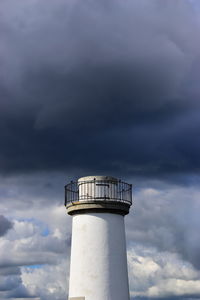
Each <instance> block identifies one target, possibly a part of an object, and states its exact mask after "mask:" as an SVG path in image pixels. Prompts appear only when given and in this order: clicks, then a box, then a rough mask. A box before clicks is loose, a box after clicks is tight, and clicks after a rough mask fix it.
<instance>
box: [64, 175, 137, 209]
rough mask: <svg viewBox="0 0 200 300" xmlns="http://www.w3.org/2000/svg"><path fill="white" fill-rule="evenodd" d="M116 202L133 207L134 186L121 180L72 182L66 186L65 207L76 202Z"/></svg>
mask: <svg viewBox="0 0 200 300" xmlns="http://www.w3.org/2000/svg"><path fill="white" fill-rule="evenodd" d="M94 201H104V202H105V201H106V202H107V201H114V202H122V203H126V204H128V205H132V185H131V184H128V183H125V182H122V181H121V180H113V181H112V180H96V179H93V180H90V181H75V182H74V181H71V182H70V183H68V184H67V185H65V206H70V205H73V204H74V203H75V202H94Z"/></svg>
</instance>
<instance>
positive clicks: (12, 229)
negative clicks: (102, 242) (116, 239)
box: [0, 0, 200, 300]
mask: <svg viewBox="0 0 200 300" xmlns="http://www.w3.org/2000/svg"><path fill="white" fill-rule="evenodd" d="M199 78H200V2H199V0H126V1H122V0H101V1H100V0H85V1H81V0H56V1H54V0H1V2H0V137H1V140H0V267H1V268H0V298H1V299H2V300H6V299H12V300H20V299H21V300H26V299H33V300H47V299H48V300H64V299H65V300H66V299H67V293H68V276H69V261H70V243H71V218H70V216H67V214H66V209H65V207H64V205H63V204H64V185H65V184H66V183H68V182H70V181H71V180H77V178H79V177H82V176H87V175H111V176H115V177H117V178H120V179H123V180H124V181H127V182H129V183H132V184H133V199H134V202H133V206H132V209H131V212H130V214H129V215H128V216H126V236H127V256H128V269H129V281H130V294H131V300H133V299H134V300H148V299H149V300H155V299H158V300H161V299H162V300H179V299H182V300H198V299H200V235H199V228H200V218H199V209H200V187H199V182H200V155H199V153H200V139H199V133H200V118H199V113H200V102H199V96H200V85H199Z"/></svg>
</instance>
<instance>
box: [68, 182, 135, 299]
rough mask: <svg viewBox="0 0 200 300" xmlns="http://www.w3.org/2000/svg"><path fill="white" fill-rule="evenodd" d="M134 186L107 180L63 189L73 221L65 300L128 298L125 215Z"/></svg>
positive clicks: (72, 185)
mask: <svg viewBox="0 0 200 300" xmlns="http://www.w3.org/2000/svg"><path fill="white" fill-rule="evenodd" d="M131 204H132V186H131V185H130V184H127V183H124V182H122V181H120V180H118V179H116V178H113V177H109V176H88V177H82V178H80V179H79V180H78V181H77V182H71V183H69V184H67V185H66V186H65V205H66V208H67V212H68V214H69V215H71V216H72V217H73V221H72V245H71V263H70V279H69V300H129V299H130V297H129V287H128V272H127V257H126V240H125V226H124V216H125V215H126V214H128V212H129V208H130V206H131Z"/></svg>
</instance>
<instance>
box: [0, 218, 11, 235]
mask: <svg viewBox="0 0 200 300" xmlns="http://www.w3.org/2000/svg"><path fill="white" fill-rule="evenodd" d="M12 227H13V224H12V222H10V221H9V220H8V219H6V218H5V217H4V216H2V215H0V236H3V235H5V234H6V233H7V231H8V230H9V229H11V228H12Z"/></svg>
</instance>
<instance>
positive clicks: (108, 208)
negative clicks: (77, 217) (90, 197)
mask: <svg viewBox="0 0 200 300" xmlns="http://www.w3.org/2000/svg"><path fill="white" fill-rule="evenodd" d="M129 208H130V205H129V204H127V203H123V202H119V201H91V202H83V201H78V202H73V203H71V204H70V205H68V206H67V213H68V214H69V215H74V214H80V213H81V214H85V213H88V212H92V211H93V212H97V213H102V212H104V213H115V214H120V215H123V216H124V215H127V214H128V213H129Z"/></svg>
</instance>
